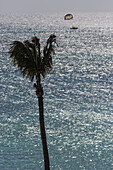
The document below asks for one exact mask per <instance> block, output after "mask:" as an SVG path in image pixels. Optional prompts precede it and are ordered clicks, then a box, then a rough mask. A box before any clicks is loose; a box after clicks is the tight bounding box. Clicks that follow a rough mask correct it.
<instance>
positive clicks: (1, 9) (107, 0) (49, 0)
mask: <svg viewBox="0 0 113 170" xmlns="http://www.w3.org/2000/svg"><path fill="white" fill-rule="evenodd" d="M104 11H105V12H113V0H0V13H9V12H10V13H13V12H17V13H18V12H19V13H23V12H24V13H26V12H27V13H31V12H42V13H43V12H104Z"/></svg>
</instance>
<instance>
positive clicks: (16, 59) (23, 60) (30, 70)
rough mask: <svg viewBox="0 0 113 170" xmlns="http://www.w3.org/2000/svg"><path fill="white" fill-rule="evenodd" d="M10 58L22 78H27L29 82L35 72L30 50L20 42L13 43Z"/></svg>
mask: <svg viewBox="0 0 113 170" xmlns="http://www.w3.org/2000/svg"><path fill="white" fill-rule="evenodd" d="M9 54H10V58H12V61H13V63H14V65H17V66H18V68H19V69H20V71H21V72H22V74H23V76H25V75H26V76H28V77H29V78H30V80H31V79H32V78H31V77H33V76H34V75H36V72H37V66H36V63H35V61H34V59H33V56H34V55H33V53H32V48H31V49H30V48H29V47H28V46H26V44H24V43H22V42H20V41H14V42H13V44H12V46H11V48H10V50H9Z"/></svg>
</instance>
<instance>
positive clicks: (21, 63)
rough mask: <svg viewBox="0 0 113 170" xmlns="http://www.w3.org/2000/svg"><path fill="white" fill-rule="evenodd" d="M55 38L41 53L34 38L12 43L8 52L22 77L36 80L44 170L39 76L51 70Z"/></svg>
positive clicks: (42, 121)
mask: <svg viewBox="0 0 113 170" xmlns="http://www.w3.org/2000/svg"><path fill="white" fill-rule="evenodd" d="M55 47H56V36H55V35H54V34H52V35H50V37H49V38H48V40H47V43H46V45H45V46H44V48H43V51H42V53H41V49H40V39H38V38H37V37H36V36H34V37H32V39H31V40H26V41H24V42H20V41H14V42H13V43H12V45H11V48H10V50H9V54H10V58H12V61H13V63H14V65H17V66H18V68H19V70H20V71H21V73H22V74H23V76H26V77H28V78H29V79H30V80H31V81H33V80H34V78H35V79H36V83H35V84H34V87H35V88H36V95H37V97H38V105H39V121H40V132H41V139H42V146H43V155H44V166H45V170H50V165H49V154H48V148H47V141H46V132H45V125H44V108H43V88H42V85H41V76H42V77H43V78H45V75H46V73H48V72H49V71H51V70H52V56H51V55H52V54H55Z"/></svg>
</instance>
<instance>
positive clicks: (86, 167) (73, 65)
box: [0, 13, 113, 170]
mask: <svg viewBox="0 0 113 170" xmlns="http://www.w3.org/2000/svg"><path fill="white" fill-rule="evenodd" d="M63 15H64V14H53V15H49V14H46V15H44V14H43V15H41V14H40V15H39V14H34V15H9V16H8V15H0V170H43V169H44V162H43V151H42V144H41V138H40V128H39V116H38V100H37V97H36V95H35V89H34V88H33V83H31V82H30V81H29V80H28V79H26V78H23V77H22V75H21V73H20V72H19V71H18V69H17V68H16V67H14V66H13V64H12V62H11V60H10V59H9V55H8V50H9V48H10V44H11V43H12V41H14V40H20V41H24V40H26V39H30V38H31V37H32V36H34V34H35V35H36V36H37V37H39V38H40V40H41V44H42V47H43V46H44V44H45V42H46V40H47V38H48V37H49V35H50V34H53V33H54V34H55V35H56V36H57V43H58V45H59V47H58V48H57V49H56V55H54V56H53V70H52V71H51V72H50V73H49V74H48V75H47V76H46V78H45V79H44V80H43V79H42V84H43V88H44V112H45V126H46V133H47V143H48V149H49V155H50V166H51V170H112V169H113V13H96V14H95V13H84V14H83V13H75V14H74V19H73V20H72V21H64V20H63ZM71 26H77V27H78V29H77V30H71V29H70V27H71Z"/></svg>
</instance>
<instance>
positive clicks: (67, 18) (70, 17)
mask: <svg viewBox="0 0 113 170" xmlns="http://www.w3.org/2000/svg"><path fill="white" fill-rule="evenodd" d="M64 19H65V20H71V19H73V15H72V14H66V15H65V16H64Z"/></svg>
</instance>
